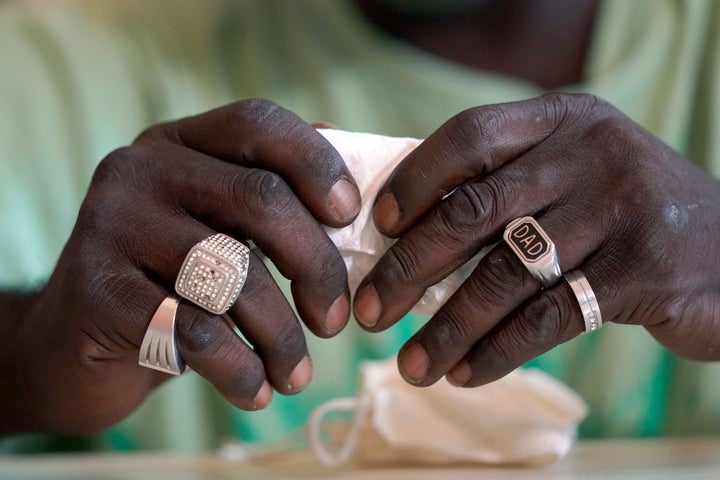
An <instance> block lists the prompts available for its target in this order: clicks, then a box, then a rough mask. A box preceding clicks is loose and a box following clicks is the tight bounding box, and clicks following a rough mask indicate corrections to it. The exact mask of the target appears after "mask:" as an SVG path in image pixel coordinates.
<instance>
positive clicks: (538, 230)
mask: <svg viewBox="0 0 720 480" xmlns="http://www.w3.org/2000/svg"><path fill="white" fill-rule="evenodd" d="M503 239H504V240H505V242H506V243H507V244H508V245H509V246H510V248H511V249H512V251H513V252H514V253H515V255H517V257H518V258H519V259H520V261H521V262H522V263H523V265H525V268H527V269H528V271H529V272H530V274H531V275H532V276H533V277H535V279H536V280H537V281H538V282H540V285H542V286H543V288H549V287H552V286H553V285H555V284H556V283H557V282H559V281H560V279H561V278H562V272H561V271H560V263H559V261H558V256H557V251H556V250H555V244H554V243H553V242H552V241H551V240H550V237H548V235H547V233H545V231H544V230H543V229H542V227H540V225H539V224H538V223H537V222H536V221H535V219H534V218H533V217H521V218H518V219H515V220H513V221H512V222H510V223H509V224H508V226H507V227H505V233H504V234H503Z"/></svg>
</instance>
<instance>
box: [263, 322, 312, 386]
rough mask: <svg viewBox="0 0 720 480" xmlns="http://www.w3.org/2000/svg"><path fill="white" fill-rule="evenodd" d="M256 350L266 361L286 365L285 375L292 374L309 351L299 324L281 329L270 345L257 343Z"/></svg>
mask: <svg viewBox="0 0 720 480" xmlns="http://www.w3.org/2000/svg"><path fill="white" fill-rule="evenodd" d="M255 351H256V352H257V353H258V354H259V355H260V357H261V358H262V359H263V361H264V362H266V363H269V364H272V365H282V366H283V367H284V368H283V372H282V373H283V375H290V373H292V370H293V368H295V365H297V363H298V362H299V361H300V360H301V359H302V358H303V356H304V355H305V353H306V351H307V347H306V344H305V335H304V334H303V332H302V329H301V328H300V327H299V325H298V326H297V327H293V328H289V329H280V330H278V332H277V334H276V335H275V337H274V338H273V341H272V343H271V345H270V346H269V347H267V348H264V347H263V346H261V345H255Z"/></svg>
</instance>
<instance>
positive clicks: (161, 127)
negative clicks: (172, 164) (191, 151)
mask: <svg viewBox="0 0 720 480" xmlns="http://www.w3.org/2000/svg"><path fill="white" fill-rule="evenodd" d="M168 126H169V124H166V123H159V124H156V125H152V126H151V127H148V128H146V129H145V130H143V131H142V132H141V133H140V135H138V136H137V138H135V141H134V142H133V144H144V143H152V142H155V141H158V140H170V141H177V140H179V139H177V138H171V136H172V135H171V134H172V133H173V132H175V133H177V132H176V130H174V129H169V128H168ZM178 143H180V142H178Z"/></svg>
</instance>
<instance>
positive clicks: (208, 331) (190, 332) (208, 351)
mask: <svg viewBox="0 0 720 480" xmlns="http://www.w3.org/2000/svg"><path fill="white" fill-rule="evenodd" d="M178 315H179V312H178ZM220 328H225V326H224V325H223V323H222V322H219V321H213V320H212V319H211V318H210V316H209V315H208V314H206V313H204V312H201V311H199V310H198V309H196V308H186V309H184V310H183V312H182V316H180V315H179V318H178V321H177V322H176V329H177V335H178V341H179V342H180V344H181V345H182V346H183V347H184V348H185V349H186V350H187V351H189V352H192V353H195V354H197V353H201V354H203V355H214V354H217V353H218V351H219V350H220V349H221V348H222V343H221V341H220V340H221V338H222V336H221V332H220Z"/></svg>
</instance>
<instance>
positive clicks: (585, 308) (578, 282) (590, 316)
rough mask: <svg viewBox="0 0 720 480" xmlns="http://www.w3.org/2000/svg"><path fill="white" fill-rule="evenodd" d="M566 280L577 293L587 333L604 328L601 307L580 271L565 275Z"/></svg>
mask: <svg viewBox="0 0 720 480" xmlns="http://www.w3.org/2000/svg"><path fill="white" fill-rule="evenodd" d="M565 280H567V282H568V284H570V288H572V291H573V292H574V293H575V298H577V301H578V304H579V305H580V311H581V312H582V316H583V320H584V321H585V333H590V332H594V331H595V330H598V329H599V328H600V327H602V324H603V323H602V315H601V314H600V305H598V301H597V297H595V292H594V291H593V289H592V287H590V283H589V282H588V281H587V278H585V274H583V273H582V272H581V271H580V270H577V269H576V270H573V271H571V272H568V273H566V274H565Z"/></svg>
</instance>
